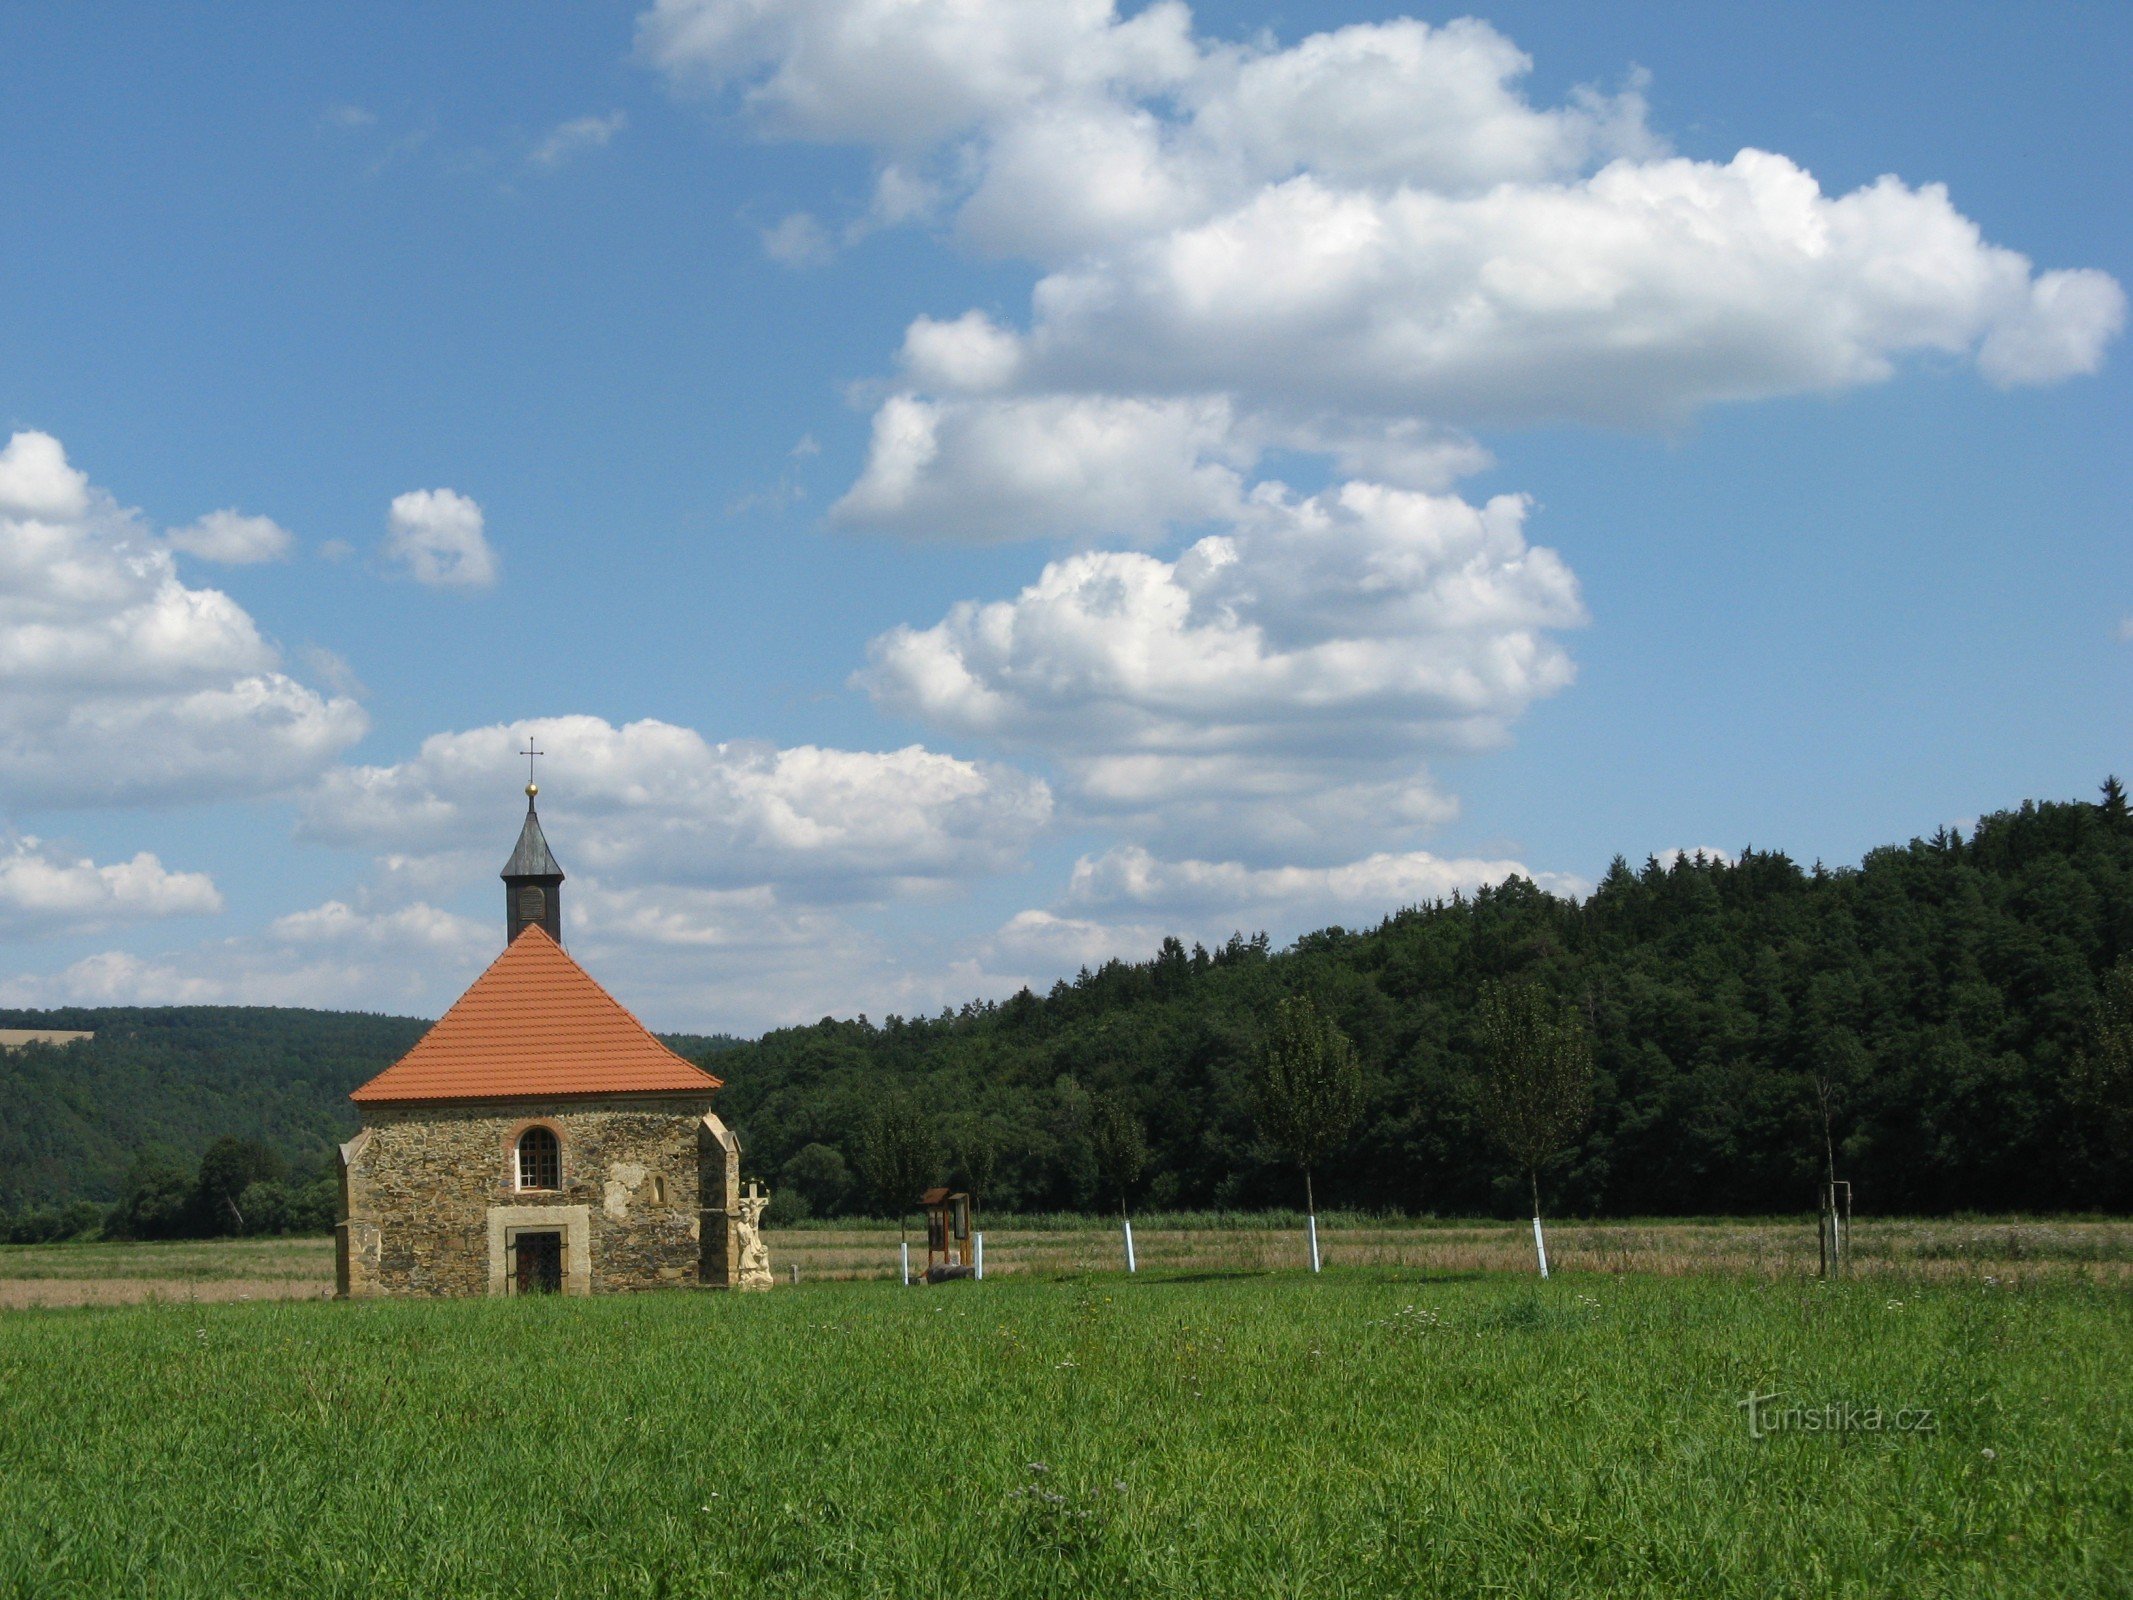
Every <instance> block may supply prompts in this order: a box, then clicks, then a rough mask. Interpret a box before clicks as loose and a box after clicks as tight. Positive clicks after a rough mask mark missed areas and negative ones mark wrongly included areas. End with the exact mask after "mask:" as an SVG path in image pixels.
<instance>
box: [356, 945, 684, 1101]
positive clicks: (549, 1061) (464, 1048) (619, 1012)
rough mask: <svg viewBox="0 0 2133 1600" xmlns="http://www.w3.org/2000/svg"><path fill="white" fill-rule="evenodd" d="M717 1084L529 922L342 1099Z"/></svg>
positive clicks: (488, 1096) (493, 1096)
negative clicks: (401, 1050)
mask: <svg viewBox="0 0 2133 1600" xmlns="http://www.w3.org/2000/svg"><path fill="white" fill-rule="evenodd" d="M719 1084H720V1080H719V1079H717V1078H714V1077H712V1076H711V1074H710V1073H708V1072H706V1071H704V1069H703V1068H701V1067H699V1066H696V1065H694V1064H693V1063H691V1062H688V1061H684V1060H683V1059H682V1058H681V1057H680V1056H678V1055H676V1054H675V1053H674V1052H673V1051H671V1050H669V1049H668V1048H667V1047H666V1046H665V1045H663V1044H661V1043H660V1042H659V1041H658V1040H657V1039H655V1038H654V1037H653V1036H652V1034H651V1032H650V1030H649V1029H647V1028H646V1027H645V1025H644V1024H643V1023H641V1022H639V1021H638V1020H637V1019H636V1018H635V1017H633V1016H631V1015H630V1014H629V1013H628V1012H627V1011H625V1010H624V1009H623V1008H622V1004H621V1002H620V1001H618V1000H616V999H615V997H614V996H613V995H611V994H609V993H608V992H607V991H606V990H605V989H603V988H601V987H600V985H599V984H597V983H595V982H594V981H593V979H592V976H591V974H589V973H588V972H586V970H585V969H584V968H583V967H581V966H579V965H578V964H577V963H576V962H575V961H573V960H571V959H570V957H569V956H567V955H566V954H564V953H563V948H562V946H560V945H558V944H557V943H556V942H555V940H553V939H551V938H550V937H549V936H548V930H547V929H545V928H543V927H542V926H541V925H540V924H539V923H532V924H529V925H528V926H527V927H526V928H525V930H524V931H523V932H521V933H520V934H519V936H518V937H517V938H516V939H515V940H513V941H512V942H511V945H510V947H509V948H508V949H507V950H505V951H504V953H503V954H502V955H500V956H498V957H497V958H496V960H495V961H493V962H492V963H490V966H489V970H488V971H487V972H484V973H483V974H482V975H481V976H480V977H478V978H476V979H475V980H474V983H473V986H472V987H471V988H469V989H468V990H467V992H466V993H465V994H463V995H461V996H460V997H459V1000H458V1002H457V1003H456V1004H455V1005H454V1006H453V1007H452V1009H451V1010H449V1011H447V1012H446V1013H445V1014H444V1015H443V1016H442V1017H440V1018H438V1019H437V1024H436V1026H435V1027H433V1028H431V1029H430V1031H429V1032H428V1033H426V1034H424V1035H423V1036H422V1040H421V1042H420V1043H419V1044H417V1045H416V1046H415V1048H414V1049H412V1050H410V1051H408V1053H407V1054H406V1055H404V1056H402V1057H401V1058H400V1059H399V1060H398V1061H396V1062H394V1063H393V1064H392V1065H391V1066H389V1067H387V1068H386V1069H385V1070H384V1071H383V1072H381V1073H379V1074H378V1075H377V1076H376V1077H375V1078H372V1079H371V1080H370V1082H368V1083H366V1084H364V1085H363V1087H362V1088H360V1089H358V1090H356V1092H355V1093H354V1094H352V1095H350V1096H349V1097H348V1098H349V1099H351V1100H353V1101H355V1102H356V1103H357V1104H358V1105H397V1104H401V1103H403V1102H406V1101H414V1100H528V1099H543V1098H546V1097H548V1096H550V1095H594V1094H600V1095H605V1094H660V1093H666V1094H672V1093H677V1092H679V1093H688V1092H691V1091H695V1092H703V1091H706V1090H710V1089H716V1088H718V1087H719Z"/></svg>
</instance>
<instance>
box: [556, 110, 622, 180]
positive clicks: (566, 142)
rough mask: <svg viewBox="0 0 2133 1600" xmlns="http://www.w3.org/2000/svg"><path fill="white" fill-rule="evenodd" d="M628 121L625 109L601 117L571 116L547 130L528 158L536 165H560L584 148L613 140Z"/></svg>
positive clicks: (590, 147) (592, 147)
mask: <svg viewBox="0 0 2133 1600" xmlns="http://www.w3.org/2000/svg"><path fill="white" fill-rule="evenodd" d="M629 120H630V119H629V113H628V112H625V111H610V112H609V113H608V114H607V115H606V116H604V117H572V118H571V119H570V120H569V121H567V122H562V123H558V124H557V125H556V126H555V127H554V128H552V129H551V130H549V133H548V135H547V137H546V138H544V139H542V140H541V142H540V143H539V144H537V145H535V146H534V147H533V155H532V157H531V160H532V161H533V163H534V164H535V165H536V166H542V167H559V166H561V165H562V164H563V163H564V162H566V161H568V160H569V159H570V158H571V157H572V156H574V155H579V154H581V153H583V152H584V151H587V150H604V149H605V148H606V147H607V146H608V145H610V144H612V143H613V142H614V138H615V135H616V134H618V133H620V132H621V131H622V130H623V129H624V128H626V127H628V126H629Z"/></svg>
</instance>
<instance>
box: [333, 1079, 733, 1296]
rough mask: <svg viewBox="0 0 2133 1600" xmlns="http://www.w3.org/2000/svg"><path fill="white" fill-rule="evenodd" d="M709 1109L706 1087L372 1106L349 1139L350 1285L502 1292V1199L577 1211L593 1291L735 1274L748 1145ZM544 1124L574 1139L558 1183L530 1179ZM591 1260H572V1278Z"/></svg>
mask: <svg viewBox="0 0 2133 1600" xmlns="http://www.w3.org/2000/svg"><path fill="white" fill-rule="evenodd" d="M709 1111H710V1100H709V1098H708V1097H706V1096H700V1095H699V1096H666V1095H643V1096H628V1097H617V1098H614V1099H608V1100H597V1101H572V1100H562V1101H534V1100H527V1101H520V1102H512V1103H509V1104H502V1103H490V1104H483V1105H442V1106H405V1107H366V1108H365V1109H364V1121H365V1123H366V1124H367V1126H366V1127H365V1129H364V1131H363V1132H362V1133H360V1134H358V1135H357V1136H356V1138H355V1139H354V1140H352V1141H351V1142H350V1143H349V1144H348V1145H347V1146H346V1147H345V1148H344V1156H343V1161H344V1166H343V1172H342V1196H343V1200H342V1216H343V1218H344V1219H345V1220H344V1221H343V1222H342V1223H341V1229H340V1239H339V1251H338V1258H339V1259H338V1262H337V1265H338V1266H339V1269H340V1277H341V1285H340V1287H341V1292H342V1293H343V1294H344V1295H355V1296H367V1295H482V1294H488V1293H490V1292H491V1291H492V1285H493V1274H492V1268H493V1262H492V1244H491V1231H492V1230H491V1226H490V1222H491V1217H490V1213H491V1211H492V1209H495V1208H509V1209H510V1212H511V1216H510V1218H509V1220H510V1221H511V1222H512V1223H514V1224H516V1225H518V1226H526V1225H528V1224H529V1221H531V1222H536V1223H537V1222H538V1220H540V1219H538V1215H537V1214H538V1212H539V1211H540V1210H541V1209H543V1208H553V1209H554V1210H555V1211H556V1213H557V1218H556V1220H557V1227H558V1230H559V1231H562V1230H564V1228H565V1214H566V1213H567V1214H568V1216H569V1217H570V1218H571V1219H573V1224H574V1225H575V1226H576V1227H577V1231H578V1232H579V1233H580V1234H581V1235H582V1236H584V1237H585V1239H586V1246H587V1248H586V1250H585V1254H587V1255H588V1256H589V1258H590V1260H589V1267H590V1273H589V1283H588V1284H587V1286H588V1287H589V1288H590V1290H591V1292H593V1293H595V1294H599V1293H605V1292H609V1291H613V1290H628V1289H655V1288H663V1287H668V1286H673V1285H679V1284H693V1283H698V1282H706V1281H708V1282H721V1281H723V1274H724V1270H725V1265H726V1263H727V1262H728V1261H729V1260H730V1259H731V1246H730V1236H731V1231H732V1216H733V1214H734V1210H735V1205H734V1202H735V1198H736V1196H737V1193H738V1185H739V1149H738V1146H737V1145H736V1144H735V1143H734V1141H733V1139H732V1136H731V1135H730V1134H728V1133H727V1132H726V1130H725V1127H724V1125H723V1124H721V1123H720V1122H719V1121H718V1119H717V1118H716V1117H712V1116H710V1115H709ZM535 1123H539V1124H542V1125H544V1126H546V1127H548V1128H550V1129H552V1130H554V1132H555V1134H556V1137H557V1139H558V1141H559V1143H560V1144H561V1147H562V1163H561V1181H560V1186H559V1187H558V1188H556V1189H554V1190H541V1191H528V1190H522V1189H520V1188H519V1187H518V1155H517V1144H518V1137H519V1135H520V1134H521V1133H523V1132H524V1131H525V1129H526V1128H527V1127H529V1126H530V1125H532V1124H535ZM662 1191H663V1194H662ZM579 1208H582V1210H581V1209H579ZM528 1213H533V1214H534V1216H532V1217H531V1218H529V1215H528ZM576 1219H583V1221H582V1222H581V1223H580V1222H577V1221H576ZM574 1247H575V1246H574V1245H573V1246H569V1247H566V1249H568V1248H574ZM587 1265H588V1263H585V1262H570V1261H566V1283H567V1282H568V1281H569V1279H570V1278H571V1277H575V1276H578V1275H579V1274H582V1273H583V1272H584V1270H585V1268H586V1266H587ZM581 1281H582V1280H581Z"/></svg>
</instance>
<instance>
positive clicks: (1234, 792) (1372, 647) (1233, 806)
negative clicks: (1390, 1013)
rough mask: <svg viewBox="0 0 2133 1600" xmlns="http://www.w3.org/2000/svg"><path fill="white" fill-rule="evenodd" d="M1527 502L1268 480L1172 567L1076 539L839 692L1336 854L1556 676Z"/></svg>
mask: <svg viewBox="0 0 2133 1600" xmlns="http://www.w3.org/2000/svg"><path fill="white" fill-rule="evenodd" d="M1526 512H1527V506H1526V503H1525V501H1524V500H1523V499H1521V498H1519V497H1517V496H1511V495H1505V496H1499V497H1498V498H1496V499H1494V500H1491V501H1490V502H1488V504H1487V505H1485V506H1478V507H1477V506H1473V505H1470V504H1468V503H1467V502H1465V501H1463V500H1458V499H1454V498H1450V497H1443V496H1433V495H1425V494H1420V493H1416V492H1414V491H1410V490H1401V489H1391V488H1386V487H1383V486H1380V485H1373V484H1361V483H1351V484H1346V485H1343V486H1341V487H1340V488H1339V489H1336V490H1330V491H1328V492H1327V493H1325V494H1323V495H1319V496H1315V497H1312V498H1310V499H1302V500H1299V499H1296V498H1294V497H1291V496H1288V495H1286V494H1285V493H1281V492H1278V491H1274V490H1264V489H1263V490H1262V491H1260V492H1259V493H1258V494H1257V495H1255V497H1254V498H1253V500H1252V501H1251V502H1250V504H1249V505H1248V506H1246V507H1245V508H1244V509H1243V510H1242V511H1241V512H1240V513H1239V516H1238V519H1237V521H1236V522H1235V524H1234V525H1233V527H1232V528H1231V530H1230V531H1229V532H1227V533H1225V534H1221V535H1215V536H1211V537H1208V538H1205V539H1202V540H1201V541H1199V542H1198V543H1197V544H1195V545H1193V546H1192V547H1191V548H1190V549H1188V550H1187V551H1186V552H1185V553H1184V554H1183V555H1182V556H1180V557H1179V558H1178V559H1177V560H1176V561H1164V560H1161V559H1159V558H1158V557H1155V556H1152V555H1145V554H1140V553H1137V552H1120V551H1089V552H1084V553H1082V554H1078V555H1074V556H1070V557H1067V558H1065V559H1062V560H1058V561H1054V562H1052V563H1050V564H1049V565H1047V566H1046V567H1045V569H1044V572H1043V574H1042V575H1041V576H1040V577H1039V578H1038V579H1037V581H1036V582H1035V583H1033V584H1031V585H1030V586H1029V587H1027V588H1025V589H1024V590H1023V591H1022V592H1021V593H1020V594H1019V595H1017V596H1016V597H1015V598H1014V599H1013V600H1005V601H994V602H990V603H985V604H980V603H978V602H964V603H962V604H960V605H958V606H956V607H954V608H953V609H952V610H951V611H950V612H949V614H948V616H947V617H946V618H944V619H943V620H942V621H941V622H939V623H937V624H935V625H934V626H932V627H930V628H925V629H916V628H911V627H899V628H896V629H894V630H892V631H890V632H889V633H886V634H884V635H882V636H881V637H879V638H877V639H876V640H875V641H874V642H873V644H872V646H871V647H870V650H869V655H870V658H871V665H870V666H869V667H868V668H867V669H866V670H865V671H864V672H863V673H861V674H859V675H858V678H857V680H856V681H857V682H858V683H859V684H860V685H861V686H863V687H864V688H865V689H866V690H867V691H868V692H869V693H870V694H871V695H872V696H873V697H874V699H875V700H876V701H877V702H878V703H879V704H881V705H882V706H883V707H884V708H885V709H888V710H891V711H895V712H898V713H901V714H904V715H907V716H912V717H916V718H918V719H920V720H923V721H925V722H928V723H930V724H932V725H934V726H936V727H940V728H944V729H947V730H949V731H951V732H954V733H958V734H964V735H973V736H982V737H986V738H991V739H997V740H999V741H1001V742H1003V743H1006V744H1009V745H1012V746H1017V747H1022V748H1037V749H1042V750H1043V751H1045V752H1046V753H1047V754H1049V755H1050V756H1052V757H1053V759H1055V760H1056V761H1058V762H1059V763H1060V764H1061V765H1062V767H1063V768H1064V770H1065V772H1066V773H1067V775H1068V776H1069V778H1070V779H1071V784H1072V793H1073V797H1074V800H1075V802H1076V804H1077V806H1078V807H1080V808H1082V809H1083V810H1085V811H1092V812H1097V813H1109V814H1111V815H1113V816H1131V817H1135V818H1137V820H1138V821H1139V822H1140V824H1141V825H1143V826H1147V827H1152V828H1166V829H1170V830H1172V831H1175V832H1179V833H1182V834H1184V835H1187V836H1192V835H1196V834H1198V833H1199V832H1200V830H1203V829H1213V830H1215V831H1216V834H1217V835H1218V836H1226V837H1227V838H1228V839H1229V841H1230V842H1231V843H1232V844H1234V845H1237V846H1238V847H1240V848H1245V847H1248V848H1251V849H1253V850H1256V851H1266V850H1269V849H1275V848H1291V849H1293V848H1304V847H1307V846H1308V845H1310V843H1311V842H1312V841H1314V840H1315V841H1317V848H1319V849H1321V850H1325V849H1337V848H1339V846H1340V843H1341V842H1342V841H1347V842H1350V843H1352V842H1353V841H1354V840H1355V839H1356V838H1357V837H1358V836H1359V834H1358V830H1361V833H1360V836H1363V837H1368V836H1370V834H1371V832H1372V830H1378V831H1380V832H1382V831H1383V830H1385V829H1387V828H1390V829H1392V830H1395V831H1398V830H1402V829H1412V828H1413V827H1416V826H1419V825H1423V824H1426V823H1429V822H1434V821H1441V820H1443V819H1444V817H1445V816H1446V815H1448V814H1449V809H1450V807H1449V802H1447V801H1445V800H1444V799H1443V798H1442V797H1441V796H1440V795H1438V794H1437V793H1436V792H1435V790H1434V789H1433V788H1432V787H1431V785H1430V784H1429V783H1428V780H1427V778H1426V776H1425V775H1424V774H1423V773H1422V772H1421V771H1420V768H1419V762H1420V760H1421V759H1422V758H1424V757H1426V756H1428V755H1431V754H1441V753H1445V752H1450V751H1459V750H1471V749H1475V748H1482V747H1487V746H1489V745H1493V744H1495V743H1498V742H1500V741H1501V740H1502V739H1503V737H1504V736H1505V734H1506V731H1507V729H1508V726H1509V724H1510V722H1511V721H1512V720H1513V719H1515V718H1516V717H1517V716H1518V715H1519V714H1520V713H1521V712H1522V711H1523V710H1524V709H1525V708H1526V706H1527V705H1529V704H1530V703H1531V702H1532V701H1533V700H1534V699H1536V698H1538V697H1541V696H1543V695H1548V694H1552V693H1554V692H1556V691H1557V690H1559V689H1561V688H1563V687H1564V686H1565V685H1567V684H1568V683H1569V681H1570V679H1571V675H1572V670H1571V666H1570V662H1569V659H1568V658H1567V657H1566V656H1565V655H1564V654H1563V652H1562V650H1561V648H1560V647H1559V646H1557V645H1556V644H1555V643H1554V641H1553V639H1552V638H1551V637H1550V636H1549V635H1550V630H1554V629H1560V628H1566V627H1571V626H1574V625H1576V624H1577V623H1579V622H1580V621H1581V620H1582V618H1583V612H1582V609H1581V607H1580V604H1579V601H1578V595H1577V585H1576V580H1575V579H1574V578H1573V577H1572V576H1571V574H1570V572H1569V570H1568V568H1566V567H1565V566H1564V565H1563V563H1562V562H1561V561H1560V560H1559V559H1558V558H1557V557H1556V555H1555V554H1554V552H1553V551H1550V550H1546V549H1541V548H1537V547H1534V546H1530V545H1528V544H1527V543H1526V540H1525V537H1524V531H1523V524H1524V519H1525V516H1526ZM1246 841H1249V844H1248V846H1247V844H1246Z"/></svg>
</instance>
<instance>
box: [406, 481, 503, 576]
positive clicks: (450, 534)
mask: <svg viewBox="0 0 2133 1600" xmlns="http://www.w3.org/2000/svg"><path fill="white" fill-rule="evenodd" d="M386 526H387V532H386V536H385V558H386V559H387V560H388V561H392V562H395V563H398V564H399V565H401V566H403V567H405V568H406V569H407V572H408V574H409V575H410V576H411V577H413V578H414V580H415V581H416V582H417V583H421V584H426V585H428V586H429V587H431V588H433V589H484V588H487V587H488V586H489V585H490V584H492V583H494V582H495V581H496V573H497V560H496V552H495V551H494V550H493V549H491V548H490V545H489V541H488V539H487V537H486V536H485V535H484V534H483V532H482V515H481V507H480V506H478V505H476V504H475V503H474V501H473V500H472V499H470V498H469V497H468V496H466V495H463V494H458V493H455V492H454V491H453V490H450V489H414V490H410V491H409V492H408V493H406V494H403V495H396V496H394V497H393V503H392V509H391V511H390V512H389V513H388V515H387V519H386Z"/></svg>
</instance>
